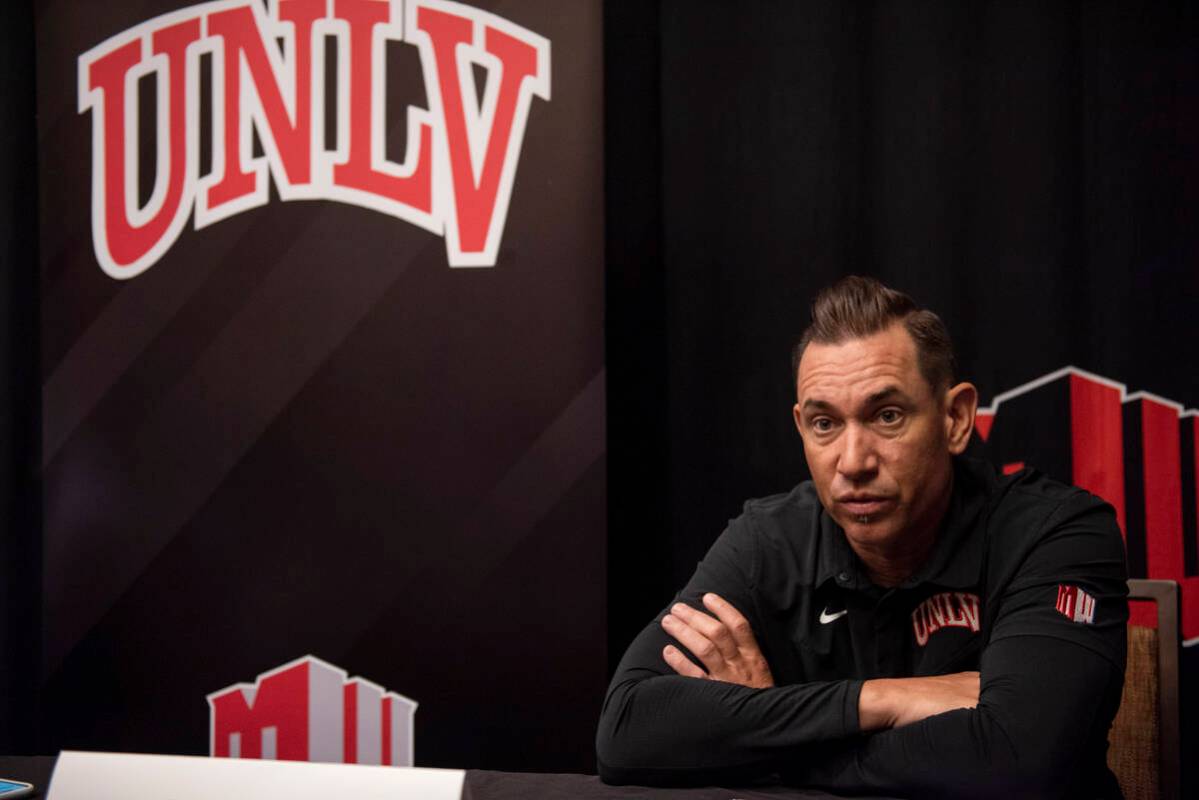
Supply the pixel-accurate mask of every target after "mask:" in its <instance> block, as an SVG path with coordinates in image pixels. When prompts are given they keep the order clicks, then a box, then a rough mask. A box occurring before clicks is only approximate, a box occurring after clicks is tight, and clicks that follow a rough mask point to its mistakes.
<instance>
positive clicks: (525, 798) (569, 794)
mask: <svg viewBox="0 0 1199 800" xmlns="http://www.w3.org/2000/svg"><path fill="white" fill-rule="evenodd" d="M54 762H55V757H54V756H0V778H12V779H13V780H18V781H26V782H28V783H32V784H33V785H34V786H36V787H37V792H36V793H35V794H34V797H44V796H45V791H46V787H47V786H49V784H50V775H51V773H52V772H54ZM609 797H615V798H633V797H638V798H648V799H649V800H667V798H679V800H733V798H739V799H740V800H768V798H774V799H777V798H830V797H832V795H828V794H824V793H823V792H816V791H808V790H803V789H794V788H784V787H756V788H724V787H719V786H709V787H705V788H702V789H650V788H646V787H644V786H607V785H605V784H603V783H600V779H599V778H597V777H596V776H595V775H559V774H552V773H539V772H493V771H491V770H485V769H468V770H467V771H466V788H465V789H464V790H463V793H462V798H463V800H592V798H594V800H600V798H609Z"/></svg>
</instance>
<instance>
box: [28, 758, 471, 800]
mask: <svg viewBox="0 0 1199 800" xmlns="http://www.w3.org/2000/svg"><path fill="white" fill-rule="evenodd" d="M465 780H466V773H465V772H464V771H462V770H460V769H427V768H423V767H375V766H360V765H356V764H310V763H308V762H304V761H263V760H259V759H250V758H244V759H243V758H207V757H199V756H151V755H133V754H128V753H81V752H72V751H69V750H65V751H63V752H62V754H60V755H59V757H58V764H57V765H56V766H55V768H54V775H53V777H52V778H51V779H50V791H49V792H48V793H47V795H46V800H217V799H219V800H274V798H279V799H280V800H283V798H286V800H318V798H319V800H330V799H331V798H351V799H352V800H384V798H386V800H410V799H411V800H417V798H419V800H460V798H461V797H462V785H463V783H464V782H465Z"/></svg>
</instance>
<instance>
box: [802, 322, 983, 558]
mask: <svg viewBox="0 0 1199 800" xmlns="http://www.w3.org/2000/svg"><path fill="white" fill-rule="evenodd" d="M946 408H947V405H946V393H945V392H938V393H936V394H934V392H933V390H932V387H931V386H929V384H928V381H926V380H925V378H924V376H923V375H922V374H921V373H920V368H919V364H918V361H917V354H916V344H915V342H914V341H913V340H912V337H911V336H910V335H909V334H908V332H907V331H906V330H905V329H904V327H903V325H902V324H900V323H896V324H894V325H892V326H891V327H889V328H887V329H886V330H883V331H881V332H879V333H876V334H873V335H871V336H867V337H865V338H862V339H851V340H848V341H845V342H842V343H840V344H810V345H808V347H807V348H806V350H805V351H804V354H803V358H802V359H801V360H800V363H799V374H798V378H797V402H796V404H795V410H794V413H795V424H796V427H798V428H799V432H800V435H801V436H802V437H803V445H804V455H805V456H806V457H807V460H808V468H809V469H810V470H811V472H812V480H813V482H814V483H815V485H816V491H817V493H818V494H819V496H820V502H821V503H823V504H824V507H825V509H826V510H827V511H828V513H829V514H830V515H831V516H832V517H833V519H834V520H836V522H837V523H838V524H839V525H840V526H841V527H842V528H843V529H844V530H845V534H846V536H847V537H848V538H849V540H850V542H851V544H855V545H859V546H865V547H867V548H870V549H883V550H887V549H891V548H893V547H895V546H897V545H898V546H902V545H903V544H904V542H905V541H909V542H910V541H912V540H913V538H914V539H916V540H920V539H924V538H925V537H926V536H929V535H931V534H932V533H934V531H933V530H932V529H933V528H935V526H936V525H938V524H939V522H940V518H941V515H942V514H943V513H944V510H945V503H946V499H947V497H948V492H949V488H950V483H951V479H952V474H953V473H952V462H951V459H950V454H951V452H960V448H959V447H958V446H957V442H956V439H957V438H960V437H958V436H955V437H954V438H955V442H954V443H953V444H952V445H951V442H950V436H951V428H952V427H953V426H952V424H951V421H950V416H949V415H948V414H947V411H946ZM971 417H973V414H971Z"/></svg>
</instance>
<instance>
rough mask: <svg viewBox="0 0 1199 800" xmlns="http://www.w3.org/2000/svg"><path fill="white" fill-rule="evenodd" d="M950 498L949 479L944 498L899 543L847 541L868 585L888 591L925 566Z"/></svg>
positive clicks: (951, 481) (900, 538)
mask: <svg viewBox="0 0 1199 800" xmlns="http://www.w3.org/2000/svg"><path fill="white" fill-rule="evenodd" d="M952 496H953V480H952V479H951V480H950V482H949V485H948V486H947V487H946V488H945V492H944V495H943V496H942V497H940V498H939V499H938V500H937V502H936V503H935V504H934V505H933V507H932V508H931V509H930V513H929V514H928V515H927V519H925V520H921V523H920V524H918V525H916V526H913V530H911V531H910V532H908V533H906V534H905V535H904V536H902V537H899V539H898V541H894V542H885V543H877V544H871V543H861V542H856V543H855V542H852V541H851V542H850V547H852V548H853V551H854V552H855V553H857V556H858V558H859V559H861V561H862V565H863V566H865V568H866V575H867V576H868V577H869V578H870V581H871V583H873V584H875V585H876V586H885V587H888V588H889V587H892V586H898V585H899V584H901V583H903V582H904V581H906V580H907V579H908V578H910V577H911V576H912V575H913V574H914V573H915V572H916V570H918V569H920V567H921V566H923V565H924V562H926V561H927V560H928V557H929V555H930V554H931V553H932V551H933V546H934V545H935V544H936V543H937V535H938V533H939V532H940V530H941V527H942V523H943V522H944V520H945V515H946V514H947V513H948V512H949V501H950V498H951V497H952Z"/></svg>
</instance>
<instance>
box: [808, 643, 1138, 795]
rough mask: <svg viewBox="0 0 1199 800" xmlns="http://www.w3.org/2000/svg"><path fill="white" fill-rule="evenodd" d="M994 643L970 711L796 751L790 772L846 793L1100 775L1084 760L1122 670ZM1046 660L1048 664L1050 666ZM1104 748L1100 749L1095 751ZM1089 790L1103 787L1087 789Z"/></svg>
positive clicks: (977, 790) (1064, 647)
mask: <svg viewBox="0 0 1199 800" xmlns="http://www.w3.org/2000/svg"><path fill="white" fill-rule="evenodd" d="M1028 652H1029V647H1028V643H1027V640H1021V639H1012V640H1008V641H1005V642H1000V643H997V644H995V645H992V652H991V653H989V655H988V660H987V661H985V662H984V670H983V675H984V681H983V691H982V694H981V696H980V698H979V704H978V707H977V708H976V709H970V710H958V711H951V712H947V713H944V714H940V715H936V716H932V717H929V718H927V719H925V720H923V721H921V722H917V723H914V724H911V725H908V726H906V727H901V728H896V729H894V730H888V731H883V732H880V733H876V734H873V735H871V736H869V737H865V738H864V739H862V740H861V741H859V742H855V743H853V744H852V745H837V744H834V745H833V746H830V747H827V748H823V749H822V750H821V752H820V753H819V755H818V756H817V757H813V758H798V759H796V761H795V762H794V763H793V765H792V769H789V770H788V771H787V772H788V779H789V780H791V781H793V782H796V783H799V784H802V785H805V786H813V787H822V788H826V789H830V790H833V791H843V792H878V793H887V792H899V793H902V794H905V795H913V796H920V797H1017V796H1018V797H1030V798H1040V797H1061V796H1065V795H1066V793H1067V791H1068V790H1069V789H1070V787H1071V784H1073V786H1074V788H1075V789H1081V788H1083V786H1082V783H1083V782H1085V781H1087V780H1090V779H1093V778H1096V777H1100V775H1101V767H1102V765H1100V764H1082V763H1080V761H1079V759H1080V757H1081V755H1082V754H1083V753H1086V752H1088V751H1090V752H1095V751H1096V748H1095V747H1094V744H1095V741H1094V739H1095V737H1104V736H1106V733H1107V727H1108V725H1109V724H1110V721H1111V715H1112V713H1114V703H1116V702H1118V699H1119V684H1120V675H1119V672H1118V670H1116V668H1115V667H1114V666H1113V665H1112V664H1111V663H1110V662H1108V661H1106V660H1105V659H1103V658H1102V657H1100V656H1097V655H1096V654H1094V653H1092V652H1090V651H1088V650H1086V649H1085V648H1082V647H1080V646H1078V645H1075V644H1071V643H1068V642H1064V641H1059V640H1055V639H1046V638H1043V637H1040V638H1039V640H1038V641H1037V652H1038V653H1039V654H1040V658H1039V659H1037V660H1035V663H1034V661H1033V660H1030V659H1029V658H1028ZM1048 664H1052V665H1053V669H1048V668H1047V665H1048ZM1098 751H1099V752H1102V749H1101V748H1099V749H1098ZM1086 790H1087V791H1092V795H1091V796H1094V794H1093V792H1094V791H1099V790H1096V789H1093V787H1086Z"/></svg>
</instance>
